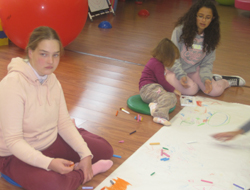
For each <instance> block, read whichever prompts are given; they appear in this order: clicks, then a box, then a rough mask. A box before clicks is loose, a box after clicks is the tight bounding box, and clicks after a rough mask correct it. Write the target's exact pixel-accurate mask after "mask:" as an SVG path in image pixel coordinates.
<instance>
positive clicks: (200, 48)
mask: <svg viewBox="0 0 250 190" xmlns="http://www.w3.org/2000/svg"><path fill="white" fill-rule="evenodd" d="M192 48H193V49H198V50H202V45H198V44H193V45H192Z"/></svg>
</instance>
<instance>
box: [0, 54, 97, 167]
mask: <svg viewBox="0 0 250 190" xmlns="http://www.w3.org/2000/svg"><path fill="white" fill-rule="evenodd" d="M58 133H59V134H60V136H61V137H62V138H63V139H64V140H65V141H66V142H67V143H68V144H69V145H70V146H71V147H72V148H73V149H74V150H75V151H76V152H78V154H79V156H80V158H81V159H82V158H84V157H86V156H89V155H92V154H91V152H90V150H89V148H88V147H87V144H86V143H85V141H84V140H83V139H82V137H81V135H80V134H79V133H78V131H77V129H76V128H75V126H74V124H73V122H72V121H71V118H70V116H69V113H68V110H67V106H66V102H65V99H64V94H63V91H62V88H61V85H60V83H59V81H58V80H57V78H56V76H55V75H54V74H53V73H52V74H50V75H48V77H47V79H46V80H45V81H44V82H43V84H40V82H39V80H38V78H37V76H36V75H35V73H34V71H33V70H32V68H31V67H30V66H29V65H28V64H27V63H26V62H25V61H24V60H23V59H21V58H19V57H18V58H13V59H12V60H11V62H10V64H9V65H8V75H7V76H6V77H4V78H3V80H2V81H1V82H0V156H9V155H15V156H16V157H17V158H19V159H20V160H22V161H24V162H26V163H27V164H30V165H32V166H36V167H39V168H43V169H46V170H48V166H49V164H50V162H51V161H52V159H53V158H50V157H47V156H44V155H43V154H42V153H41V152H40V151H41V150H44V149H46V148H48V147H49V146H50V145H51V144H52V143H53V142H54V141H55V140H56V137H57V134H58Z"/></svg>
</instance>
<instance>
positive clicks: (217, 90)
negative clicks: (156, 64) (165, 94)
mask: <svg viewBox="0 0 250 190" xmlns="http://www.w3.org/2000/svg"><path fill="white" fill-rule="evenodd" d="M199 71H200V67H197V70H196V72H194V73H189V74H188V75H187V84H188V85H189V88H184V87H183V86H182V85H181V83H180V81H179V80H178V79H177V78H176V77H175V74H174V73H173V72H171V71H169V70H168V71H167V72H166V80H167V81H168V82H169V83H170V84H171V85H172V86H174V87H175V88H176V89H177V90H179V91H180V92H181V94H183V95H189V96H192V95H195V94H196V93H197V92H198V91H199V90H200V89H201V90H202V91H203V92H204V90H205V85H204V84H203V83H202V81H201V78H200V75H199ZM228 87H229V83H228V81H227V80H224V79H222V80H218V81H215V80H213V79H212V88H213V89H212V91H211V92H210V93H209V94H208V95H210V96H220V95H221V94H222V93H223V92H224V90H225V89H226V88H228Z"/></svg>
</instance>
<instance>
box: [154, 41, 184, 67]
mask: <svg viewBox="0 0 250 190" xmlns="http://www.w3.org/2000/svg"><path fill="white" fill-rule="evenodd" d="M151 55H152V56H153V57H154V58H156V59H157V60H158V61H160V62H161V63H162V64H163V65H164V66H165V67H169V68H171V67H172V66H173V65H174V61H175V59H178V58H179V57H180V52H179V49H178V48H177V47H176V45H175V44H174V43H173V42H172V41H171V40H169V39H168V38H164V39H162V40H161V41H160V42H159V44H158V45H157V46H156V47H155V48H154V49H153V50H152V52H151Z"/></svg>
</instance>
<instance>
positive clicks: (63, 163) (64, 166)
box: [48, 158, 74, 174]
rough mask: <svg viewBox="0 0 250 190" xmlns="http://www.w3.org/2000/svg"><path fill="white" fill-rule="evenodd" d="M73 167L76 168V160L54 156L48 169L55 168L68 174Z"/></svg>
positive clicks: (58, 171)
mask: <svg viewBox="0 0 250 190" xmlns="http://www.w3.org/2000/svg"><path fill="white" fill-rule="evenodd" d="M73 168H74V162H71V161H69V160H65V159H62V158H54V159H53V160H52V161H51V162H50V164H49V167H48V169H50V170H53V171H55V172H57V173H59V174H67V173H69V172H71V171H73Z"/></svg>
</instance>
